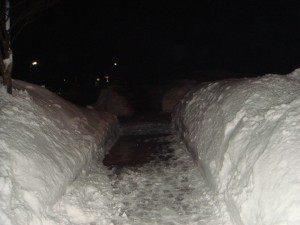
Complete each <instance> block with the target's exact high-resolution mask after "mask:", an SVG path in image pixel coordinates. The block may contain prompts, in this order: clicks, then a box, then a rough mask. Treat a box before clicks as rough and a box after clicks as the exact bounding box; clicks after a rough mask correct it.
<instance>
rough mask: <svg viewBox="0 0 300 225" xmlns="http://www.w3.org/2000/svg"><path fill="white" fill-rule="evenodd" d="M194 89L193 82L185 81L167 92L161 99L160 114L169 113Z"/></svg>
mask: <svg viewBox="0 0 300 225" xmlns="http://www.w3.org/2000/svg"><path fill="white" fill-rule="evenodd" d="M193 87H195V82H194V81H187V82H184V83H183V84H181V85H177V86H176V87H173V88H171V89H170V90H168V91H167V92H166V93H165V94H164V96H163V99H162V106H161V108H162V112H163V113H171V112H172V111H173V109H174V108H175V106H176V105H177V104H178V103H179V101H180V100H181V99H182V98H183V97H184V95H185V94H186V93H187V92H188V91H190V90H191V89H192V88H193Z"/></svg>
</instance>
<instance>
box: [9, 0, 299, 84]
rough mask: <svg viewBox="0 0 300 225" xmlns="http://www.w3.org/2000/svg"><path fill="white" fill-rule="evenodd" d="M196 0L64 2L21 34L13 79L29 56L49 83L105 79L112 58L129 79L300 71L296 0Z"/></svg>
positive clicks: (25, 69) (26, 64)
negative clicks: (62, 78) (209, 72)
mask: <svg viewBox="0 0 300 225" xmlns="http://www.w3.org/2000/svg"><path fill="white" fill-rule="evenodd" d="M195 2H197V3H198V4H195V3H192V2H191V1H164V0H160V1H143V0H130V1H114V0H108V1H81V3H80V2H79V3H78V1H69V0H62V1H61V3H60V4H58V5H57V6H55V7H53V8H52V9H51V10H48V11H47V12H46V13H45V15H44V16H42V17H40V18H39V19H38V20H36V22H34V23H32V24H31V25H29V26H28V27H27V28H26V29H25V30H24V31H23V32H22V33H21V35H19V36H18V37H17V39H16V41H15V43H14V44H13V48H14V53H15V71H14V74H15V77H17V78H22V79H23V78H24V79H26V76H28V75H26V74H28V71H29V65H30V60H32V59H37V60H38V61H39V62H40V68H39V69H40V71H42V72H43V74H42V75H40V76H45V77H47V78H49V77H50V78H53V77H57V76H81V77H84V76H89V74H100V75H101V74H107V73H110V72H111V71H112V69H113V63H114V62H115V61H116V62H118V68H117V69H118V74H119V75H120V76H121V77H122V78H126V79H127V78H131V79H133V78H134V79H145V78H150V79H163V78H176V77H180V76H181V77H189V76H196V75H195V74H197V71H203V70H227V71H233V72H239V73H242V74H250V73H253V74H262V73H287V72H290V71H291V70H293V69H295V68H297V67H299V66H300V13H299V12H300V2H299V0H294V1H293V0H291V1H288V0H273V1H263V0H260V1H225V0H203V1H201V0H199V1H195ZM21 74H22V75H21ZM193 74H194V75H193Z"/></svg>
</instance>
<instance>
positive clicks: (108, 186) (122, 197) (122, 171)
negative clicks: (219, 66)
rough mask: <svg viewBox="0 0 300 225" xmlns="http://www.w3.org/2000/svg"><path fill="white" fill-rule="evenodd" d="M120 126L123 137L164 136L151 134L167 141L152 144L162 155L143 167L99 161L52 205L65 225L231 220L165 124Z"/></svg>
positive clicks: (215, 223)
mask: <svg viewBox="0 0 300 225" xmlns="http://www.w3.org/2000/svg"><path fill="white" fill-rule="evenodd" d="M122 128H123V134H124V135H126V134H132V133H134V134H135V135H139V134H140V135H145V134H146V133H148V134H154V133H156V134H164V135H162V136H161V137H159V136H158V137H156V138H157V142H158V143H159V142H163V143H168V144H165V145H163V146H156V147H157V148H162V149H161V154H160V155H157V156H156V157H155V159H154V160H152V161H151V162H149V163H147V164H144V165H140V166H129V167H115V168H113V169H107V168H104V167H103V165H99V167H101V168H99V170H97V171H96V172H94V173H92V174H91V175H89V176H88V177H85V178H80V179H78V180H77V181H75V182H74V184H73V185H72V186H71V187H70V188H69V191H68V193H67V194H66V195H65V196H64V198H63V200H62V201H61V202H59V203H58V204H56V209H57V210H56V213H57V214H56V215H54V217H56V218H57V217H59V216H58V214H61V213H62V212H63V214H64V215H62V216H61V218H63V219H64V220H65V218H68V221H67V220H65V221H64V222H65V223H66V224H68V223H71V224H99V225H100V224H107V225H108V224H114V225H119V224H120V225H121V224H122V225H125V224H126V225H129V224H130V225H134V224H136V225H142V224H151V225H154V224H159V225H171V224H174V225H175V224H182V225H192V224H195V225H196V224H201V225H202V224H203V225H209V224H211V225H218V224H230V223H229V222H228V221H227V219H228V216H227V214H226V213H224V212H222V209H225V206H224V205H219V202H218V199H215V198H214V196H215V195H214V194H213V193H212V192H211V191H210V190H209V189H208V188H207V186H206V184H205V182H204V180H203V179H202V178H201V176H200V173H199V171H198V170H197V169H196V167H195V166H194V163H193V162H192V159H191V158H190V156H189V155H188V154H187V153H186V152H185V150H184V147H183V145H182V144H181V143H179V142H178V141H177V138H176V137H175V136H174V135H172V134H170V135H165V134H166V131H168V130H170V127H169V124H163V123H160V124H157V123H156V124H155V123H153V124H151V123H149V122H148V123H139V124H132V126H130V124H126V125H125V126H124V127H122ZM144 141H145V142H147V141H153V140H150V139H147V138H146V139H145V140H144ZM154 141H155V140H154ZM162 158H164V159H166V158H168V160H163V159H162ZM107 175H108V176H107ZM103 178H105V180H103ZM109 208H110V209H109ZM101 212H106V214H103V213H101ZM107 212H110V213H107ZM60 222H62V221H60Z"/></svg>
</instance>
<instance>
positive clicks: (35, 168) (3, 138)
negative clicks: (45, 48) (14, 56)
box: [0, 81, 117, 225]
mask: <svg viewBox="0 0 300 225" xmlns="http://www.w3.org/2000/svg"><path fill="white" fill-rule="evenodd" d="M13 87H14V88H15V90H14V91H13V95H12V96H11V95H8V94H7V93H6V91H5V88H4V87H3V86H1V89H0V92H1V93H0V123H1V127H0V129H1V132H0V224H5V225H6V224H20V225H21V224H22V225H24V224H34V225H38V224H55V223H54V222H55V220H52V219H51V216H49V215H47V213H48V212H47V209H48V208H50V207H51V206H52V205H53V204H54V203H56V202H57V201H58V199H59V198H60V197H61V196H62V195H63V194H64V193H65V191H66V190H67V187H68V185H69V184H71V183H72V182H73V180H75V179H76V177H78V176H84V175H83V174H85V172H89V171H90V170H91V168H92V167H93V163H92V162H93V161H92V158H97V157H98V158H99V159H101V158H102V157H103V155H104V154H105V150H106V149H107V147H109V146H108V145H109V144H110V143H109V142H110V141H109V140H113V139H115V138H116V137H114V136H115V135H116V130H117V119H116V117H115V116H112V115H110V114H107V113H101V114H100V113H95V111H92V110H89V109H79V108H77V107H76V106H74V105H72V104H70V103H68V102H66V101H65V100H63V99H61V98H60V97H58V96H56V95H55V94H53V93H51V92H49V91H48V90H46V89H44V88H42V87H38V86H35V85H33V84H28V83H25V82H22V81H14V82H13ZM112 137H113V138H112ZM68 191H70V190H68ZM70 207H74V206H73V205H72V206H70ZM72 213H74V212H72Z"/></svg>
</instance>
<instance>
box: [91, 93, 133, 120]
mask: <svg viewBox="0 0 300 225" xmlns="http://www.w3.org/2000/svg"><path fill="white" fill-rule="evenodd" d="M93 107H94V108H95V109H96V110H98V111H100V112H103V111H105V112H110V113H113V114H115V115H117V116H130V115H132V114H134V110H133V109H132V107H131V105H130V104H129V101H128V99H126V98H125V97H124V96H121V95H120V94H119V93H118V92H116V91H114V90H112V89H103V90H101V93H100V95H99V97H98V100H97V102H96V103H95V104H94V105H93Z"/></svg>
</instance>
